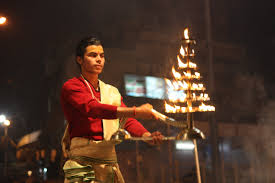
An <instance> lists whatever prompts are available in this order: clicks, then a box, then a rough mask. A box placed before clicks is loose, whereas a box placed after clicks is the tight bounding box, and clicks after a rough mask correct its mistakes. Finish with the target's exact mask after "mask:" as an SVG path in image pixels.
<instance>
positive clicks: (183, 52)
mask: <svg viewBox="0 0 275 183" xmlns="http://www.w3.org/2000/svg"><path fill="white" fill-rule="evenodd" d="M180 54H181V55H182V56H183V57H185V56H186V54H185V51H184V49H183V47H182V46H181V47H180Z"/></svg>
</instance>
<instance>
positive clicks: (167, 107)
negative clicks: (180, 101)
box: [165, 102, 177, 113]
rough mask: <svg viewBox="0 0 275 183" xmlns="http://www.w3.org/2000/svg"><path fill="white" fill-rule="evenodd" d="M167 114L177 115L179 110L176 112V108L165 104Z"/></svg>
mask: <svg viewBox="0 0 275 183" xmlns="http://www.w3.org/2000/svg"><path fill="white" fill-rule="evenodd" d="M165 112H168V113H176V112H177V110H176V108H175V107H173V106H171V105H169V104H167V103H166V102H165Z"/></svg>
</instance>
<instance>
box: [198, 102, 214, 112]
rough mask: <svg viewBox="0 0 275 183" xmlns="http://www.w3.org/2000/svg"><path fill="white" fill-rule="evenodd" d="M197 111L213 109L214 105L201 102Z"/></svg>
mask: <svg viewBox="0 0 275 183" xmlns="http://www.w3.org/2000/svg"><path fill="white" fill-rule="evenodd" d="M199 111H215V107H214V106H212V105H205V104H204V103H203V102H202V103H201V105H200V106H199Z"/></svg>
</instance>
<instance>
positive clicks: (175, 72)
mask: <svg viewBox="0 0 275 183" xmlns="http://www.w3.org/2000/svg"><path fill="white" fill-rule="evenodd" d="M172 73H173V75H174V77H175V78H176V79H180V78H181V74H180V73H179V72H177V71H176V70H175V68H174V67H173V68H172Z"/></svg>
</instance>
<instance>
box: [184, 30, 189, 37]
mask: <svg viewBox="0 0 275 183" xmlns="http://www.w3.org/2000/svg"><path fill="white" fill-rule="evenodd" d="M184 38H185V39H189V31H188V28H186V29H184Z"/></svg>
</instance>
